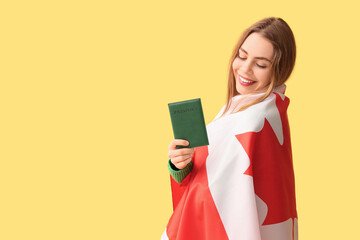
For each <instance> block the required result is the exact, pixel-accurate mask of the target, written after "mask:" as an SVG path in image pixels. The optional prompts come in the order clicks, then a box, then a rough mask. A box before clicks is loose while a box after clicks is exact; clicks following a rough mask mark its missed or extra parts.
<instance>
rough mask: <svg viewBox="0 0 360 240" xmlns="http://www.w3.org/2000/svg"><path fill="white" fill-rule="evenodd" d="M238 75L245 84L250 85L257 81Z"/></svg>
mask: <svg viewBox="0 0 360 240" xmlns="http://www.w3.org/2000/svg"><path fill="white" fill-rule="evenodd" d="M238 76H239V83H240V84H241V85H243V86H250V85H252V84H254V83H255V81H251V80H247V79H245V78H243V77H241V76H240V75H238Z"/></svg>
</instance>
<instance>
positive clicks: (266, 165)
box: [162, 17, 298, 240]
mask: <svg viewBox="0 0 360 240" xmlns="http://www.w3.org/2000/svg"><path fill="white" fill-rule="evenodd" d="M295 58H296V45H295V39H294V35H293V33H292V31H291V29H290V27H289V26H288V24H287V23H286V22H285V21H284V20H283V19H281V18H275V17H270V18H265V19H262V20H260V21H258V22H256V23H255V24H253V25H252V26H250V27H249V28H248V29H246V30H245V31H244V32H243V34H242V36H241V37H240V39H239V41H238V43H237V44H236V46H235V48H234V51H233V54H232V57H231V59H230V64H229V76H228V86H227V100H226V104H225V105H224V106H223V108H222V109H221V110H220V112H219V113H218V115H217V116H216V117H215V118H214V120H213V121H212V122H210V123H209V124H208V125H207V126H206V128H207V132H208V138H209V143H210V144H209V145H208V146H203V147H197V148H183V149H176V145H185V146H186V145H187V144H188V143H187V141H186V140H182V139H175V140H173V141H172V142H171V143H170V145H169V154H168V156H169V158H170V159H169V163H168V167H169V171H170V174H171V187H172V197H173V206H174V213H173V215H172V216H171V218H170V221H169V223H168V225H167V227H166V229H165V231H164V233H163V235H162V239H171V240H173V239H174V240H175V239H178V240H180V239H184V240H185V239H186V240H191V239H196V240H202V239H204V240H205V239H206V240H209V239H215V240H222V239H242V240H255V239H256V240H260V239H261V240H275V239H276V240H290V239H291V240H294V239H297V238H298V232H297V224H298V222H297V211H296V201H295V181H294V171H293V163H292V153H291V143H290V131H289V124H288V119H287V112H286V111H287V107H288V105H289V99H288V98H287V97H286V96H285V95H284V93H285V88H286V86H285V85H284V83H285V81H286V80H287V79H288V78H289V76H290V75H291V73H292V70H293V68H294V65H295Z"/></svg>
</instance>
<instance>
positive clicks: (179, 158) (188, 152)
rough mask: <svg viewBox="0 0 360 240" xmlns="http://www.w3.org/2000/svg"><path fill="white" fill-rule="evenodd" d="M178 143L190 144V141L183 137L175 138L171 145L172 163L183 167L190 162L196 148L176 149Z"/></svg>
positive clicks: (170, 156) (170, 155)
mask: <svg viewBox="0 0 360 240" xmlns="http://www.w3.org/2000/svg"><path fill="white" fill-rule="evenodd" d="M176 145H182V146H188V145H189V142H188V141H186V140H183V139H174V140H172V141H171V143H170V145H169V153H168V157H169V158H170V159H171V162H172V164H174V165H175V167H177V168H178V169H183V168H185V167H186V165H188V163H190V161H191V159H192V155H193V153H194V151H195V148H181V149H176Z"/></svg>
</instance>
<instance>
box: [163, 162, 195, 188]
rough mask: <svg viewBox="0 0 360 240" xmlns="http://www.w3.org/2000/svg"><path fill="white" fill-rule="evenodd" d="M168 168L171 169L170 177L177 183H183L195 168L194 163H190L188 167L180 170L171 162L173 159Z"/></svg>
mask: <svg viewBox="0 0 360 240" xmlns="http://www.w3.org/2000/svg"><path fill="white" fill-rule="evenodd" d="M168 168H169V172H170V175H171V176H172V177H173V179H174V180H175V181H176V182H177V183H181V182H182V180H184V178H185V177H186V176H187V175H188V174H189V173H190V172H191V170H192V168H193V162H192V161H190V163H189V164H188V165H186V167H185V168H183V169H178V168H177V167H176V166H175V165H174V164H173V163H172V162H171V159H169V162H168Z"/></svg>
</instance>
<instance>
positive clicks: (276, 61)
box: [220, 17, 296, 117]
mask: <svg viewBox="0 0 360 240" xmlns="http://www.w3.org/2000/svg"><path fill="white" fill-rule="evenodd" d="M254 32H256V33H259V34H260V35H261V36H262V37H264V38H266V39H267V40H269V41H270V42H271V43H272V45H273V48H274V56H273V58H272V65H271V76H272V78H271V81H270V84H269V86H268V89H267V90H266V92H265V93H264V95H262V96H261V97H259V98H257V99H255V100H253V101H250V102H248V103H246V104H244V105H243V106H242V107H241V108H240V109H239V110H238V111H236V112H239V111H242V110H245V109H247V108H248V107H250V106H252V105H254V104H256V103H259V102H261V101H263V100H264V99H265V98H267V97H268V96H269V95H270V94H271V92H272V91H273V90H274V88H275V87H277V86H280V85H281V84H283V83H285V81H286V80H287V79H288V78H289V77H290V75H291V73H292V71H293V69H294V66H295V59H296V44H295V37H294V34H293V32H292V31H291V29H290V27H289V25H288V24H287V23H286V22H285V21H284V20H283V19H281V18H276V17H269V18H264V19H262V20H260V21H258V22H256V23H254V24H253V25H252V26H250V27H249V28H247V29H246V30H245V31H244V32H243V33H242V35H241V36H240V38H239V40H238V42H237V44H236V45H235V48H234V50H233V53H232V56H231V58H230V62H229V75H228V88H227V97H226V107H225V110H224V112H223V113H222V115H221V116H220V117H222V116H223V115H224V114H225V113H226V112H227V110H228V109H229V108H230V105H231V99H232V97H234V96H236V95H238V94H239V93H238V92H237V90H236V79H235V76H234V71H233V68H232V63H233V61H234V60H235V58H236V57H237V54H238V52H239V49H240V47H241V45H242V44H243V43H244V41H245V40H246V38H247V37H248V36H249V35H250V34H252V33H254Z"/></svg>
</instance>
